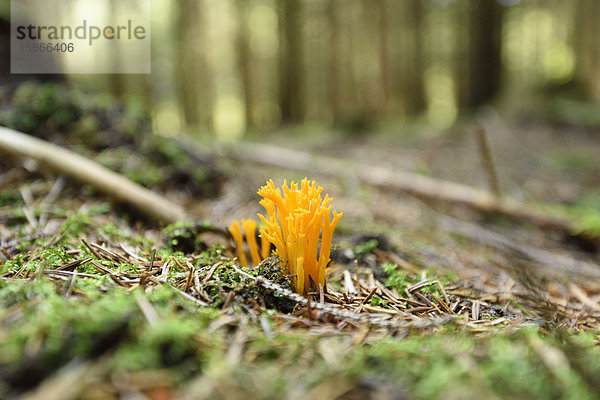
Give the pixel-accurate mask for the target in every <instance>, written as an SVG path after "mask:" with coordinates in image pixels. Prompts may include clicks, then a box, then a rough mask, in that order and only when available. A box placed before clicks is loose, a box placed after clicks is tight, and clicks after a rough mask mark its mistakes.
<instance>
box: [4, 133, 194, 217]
mask: <svg viewBox="0 0 600 400" xmlns="http://www.w3.org/2000/svg"><path fill="white" fill-rule="evenodd" d="M0 151H3V152H5V153H7V154H10V155H13V156H18V157H24V158H30V159H33V160H35V161H37V162H39V163H42V164H45V165H47V166H48V167H50V168H52V169H54V170H56V171H57V172H59V173H61V174H64V175H66V176H68V177H70V178H72V179H75V180H76V181H78V182H81V183H83V184H87V185H91V186H93V187H94V188H96V189H98V190H99V191H101V192H103V193H105V194H108V195H109V196H111V197H114V198H115V199H117V200H118V201H122V202H125V203H128V204H131V205H133V206H134V207H135V208H136V209H138V210H140V211H141V212H142V213H144V214H146V215H148V216H149V217H152V218H154V219H156V220H158V221H161V222H165V223H173V222H177V221H181V220H185V219H187V218H188V216H187V214H186V212H185V210H184V209H183V208H182V207H181V206H179V205H178V204H176V203H173V202H172V201H169V200H167V199H166V198H164V197H162V196H160V195H158V194H156V193H154V192H152V191H150V190H148V189H146V188H144V187H142V186H140V185H138V184H136V183H134V182H132V181H130V180H129V179H127V178H125V177H123V176H122V175H119V174H117V173H116V172H113V171H111V170H109V169H107V168H105V167H103V166H102V165H100V164H99V163H97V162H95V161H92V160H90V159H88V158H85V157H83V156H81V155H79V154H77V153H75V152H73V151H70V150H67V149H65V148H63V147H60V146H57V145H55V144H52V143H48V142H46V141H43V140H40V139H37V138H34V137H32V136H29V135H26V134H24V133H21V132H18V131H15V130H12V129H8V128H5V127H0Z"/></svg>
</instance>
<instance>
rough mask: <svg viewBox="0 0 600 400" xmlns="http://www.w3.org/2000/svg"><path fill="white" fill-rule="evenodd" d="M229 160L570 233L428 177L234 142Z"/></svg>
mask: <svg viewBox="0 0 600 400" xmlns="http://www.w3.org/2000/svg"><path fill="white" fill-rule="evenodd" d="M230 157H232V158H234V159H236V160H238V161H242V162H249V163H254V164H262V165H266V166H271V167H277V168H282V169H288V170H295V171H302V172H305V173H311V174H318V175H321V176H331V177H344V178H346V177H347V178H351V177H354V178H355V179H357V180H358V181H360V182H361V183H363V184H366V185H371V186H375V187H378V188H380V189H385V190H395V191H403V192H406V193H409V194H411V195H413V196H415V197H419V198H423V199H429V200H438V201H443V202H448V203H453V204H459V205H462V206H466V207H469V208H472V209H475V210H478V211H482V212H487V213H493V214H497V215H502V216H506V217H509V218H513V219H518V220H521V221H526V222H529V223H532V224H534V225H536V226H538V227H541V228H545V229H550V230H554V231H559V232H563V233H567V234H573V232H574V229H573V225H572V223H571V222H570V221H568V220H562V219H557V218H552V217H550V216H548V215H546V214H544V213H543V212H540V211H537V210H534V209H533V208H532V206H531V205H527V204H524V203H521V202H518V201H516V200H513V199H510V198H508V197H502V198H498V197H496V196H494V195H493V194H492V193H490V192H488V191H485V190H481V189H476V188H473V187H470V186H466V185H463V184H460V183H454V182H449V181H444V180H441V179H436V178H430V177H427V176H423V175H418V174H414V173H411V172H406V171H402V170H399V169H391V168H384V167H379V166H373V165H365V164H351V163H350V162H348V161H343V160H339V159H335V158H330V157H322V156H316V155H312V154H309V153H304V152H300V151H296V150H291V149H286V148H282V147H277V146H273V145H267V144H257V143H249V142H246V143H237V144H235V145H233V146H232V148H231V151H230Z"/></svg>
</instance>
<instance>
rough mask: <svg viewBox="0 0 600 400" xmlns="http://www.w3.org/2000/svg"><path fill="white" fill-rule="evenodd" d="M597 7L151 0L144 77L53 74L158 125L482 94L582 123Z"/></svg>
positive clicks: (189, 126)
mask: <svg viewBox="0 0 600 400" xmlns="http://www.w3.org/2000/svg"><path fill="white" fill-rule="evenodd" d="M6 3H8V1H6ZM599 15H600V3H599V2H597V1H594V0H576V1H569V2H564V1H558V0H557V1H526V2H521V1H518V0H502V1H500V0H499V1H486V0H455V1H452V0H427V1H423V0H420V1H391V0H364V1H361V0H353V1H341V0H329V1H320V0H218V1H217V0H203V1H196V0H178V1H167V0H153V1H152V73H151V74H150V75H133V76H127V75H118V74H113V75H73V76H68V77H66V79H67V80H69V81H72V82H76V83H79V84H82V85H83V86H84V87H86V88H89V89H90V90H93V91H95V92H108V93H110V94H112V95H114V96H115V97H117V98H120V99H122V100H127V99H136V100H137V101H141V102H143V103H144V104H145V105H146V106H147V108H148V110H150V112H151V115H152V121H153V130H154V132H156V133H159V134H163V135H172V134H175V133H177V132H179V131H185V132H187V133H191V134H205V135H216V136H217V137H220V138H238V137H241V136H242V135H244V134H245V133H246V132H248V131H264V130H273V129H275V128H278V127H281V126H283V125H286V126H289V125H299V124H305V125H307V126H313V127H316V128H325V129H340V130H344V131H350V132H366V131H369V130H371V129H374V128H375V127H380V128H381V127H387V128H394V127H397V126H398V125H401V124H404V123H407V122H411V121H416V122H418V123H422V124H426V125H428V126H431V127H433V128H435V129H444V128H448V127H450V126H452V125H453V124H454V123H455V122H456V121H457V120H459V119H460V118H461V116H463V115H467V114H468V113H470V112H474V111H477V109H478V108H479V107H481V106H483V105H494V106H497V107H499V109H500V110H502V111H506V112H520V113H524V112H533V111H540V110H542V111H544V110H545V111H548V110H550V113H551V114H552V115H555V116H556V115H557V114H556V113H558V114H560V116H562V117H564V118H565V119H567V120H568V119H569V118H579V120H580V122H581V121H583V122H589V123H594V121H595V118H596V115H595V111H594V108H592V110H590V102H591V103H592V104H593V103H594V102H598V101H599V100H600V49H599V46H598V44H597V38H599V37H600V24H599V23H598V22H599V19H598V18H599V17H598V16H599ZM3 16H4V18H5V19H7V16H8V7H4V9H3ZM4 24H5V25H6V21H5V23H4ZM5 34H6V31H5ZM4 72H5V73H6V71H4ZM581 103H585V104H586V107H587V108H585V107H584V108H581V107H579V106H580V105H581ZM586 110H587V111H588V112H587V113H586Z"/></svg>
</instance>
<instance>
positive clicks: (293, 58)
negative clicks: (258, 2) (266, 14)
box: [279, 0, 304, 123]
mask: <svg viewBox="0 0 600 400" xmlns="http://www.w3.org/2000/svg"><path fill="white" fill-rule="evenodd" d="M279 32H280V50H279V52H280V54H279V57H280V58H279V96H280V107H281V120H282V122H283V123H290V122H302V120H303V114H304V106H303V100H304V93H303V91H302V75H303V71H302V70H303V68H302V61H303V59H304V57H303V49H302V47H303V46H302V45H303V43H302V0H279Z"/></svg>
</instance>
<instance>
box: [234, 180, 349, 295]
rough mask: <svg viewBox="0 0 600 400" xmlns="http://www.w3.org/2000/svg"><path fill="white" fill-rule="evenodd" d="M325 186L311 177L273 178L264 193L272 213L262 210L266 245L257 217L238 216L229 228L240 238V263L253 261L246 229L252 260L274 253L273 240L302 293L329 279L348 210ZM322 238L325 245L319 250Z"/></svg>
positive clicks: (283, 265)
mask: <svg viewBox="0 0 600 400" xmlns="http://www.w3.org/2000/svg"><path fill="white" fill-rule="evenodd" d="M322 191H323V188H322V187H320V186H317V184H316V182H314V181H309V180H308V179H307V178H305V179H304V180H303V181H302V183H301V185H300V187H298V184H296V183H294V182H291V183H290V184H289V185H288V183H287V181H283V186H281V188H278V187H275V184H274V183H273V181H272V180H271V181H269V182H267V184H266V185H265V186H263V187H261V188H260V190H259V191H258V194H259V195H260V196H262V197H263V199H262V200H261V201H260V205H262V206H263V207H264V208H265V210H266V216H264V215H261V214H258V217H259V218H260V219H261V221H262V222H263V223H264V226H262V227H261V228H260V229H259V231H260V239H261V250H260V254H259V251H258V245H257V243H256V237H255V234H256V222H255V221H253V220H249V219H243V220H242V221H241V225H240V222H238V221H233V222H232V223H231V226H230V227H229V232H230V233H231V236H232V237H233V240H234V241H235V244H236V247H237V254H238V259H239V261H240V264H241V265H242V266H243V267H247V266H248V261H247V258H246V254H245V252H244V235H245V236H246V243H247V244H248V250H249V252H250V258H251V259H252V264H254V265H258V264H259V263H260V261H261V260H264V259H265V258H267V257H268V256H269V252H270V249H271V244H273V245H274V246H275V254H276V255H277V256H279V258H280V259H281V262H282V267H284V268H286V270H287V272H288V273H289V274H290V275H293V277H294V285H295V287H296V291H297V292H298V293H301V294H302V293H304V291H308V290H309V289H310V287H311V280H312V282H314V284H315V285H318V284H321V285H325V269H326V267H327V264H328V263H329V260H330V258H329V255H330V251H331V239H332V237H333V230H334V229H335V227H336V225H337V224H338V222H339V220H340V218H341V217H342V213H338V212H336V211H333V218H332V217H331V206H330V205H329V204H330V203H331V201H332V200H333V199H332V198H331V197H329V195H327V194H326V195H325V198H322V197H321V193H322ZM319 244H320V250H319Z"/></svg>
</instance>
